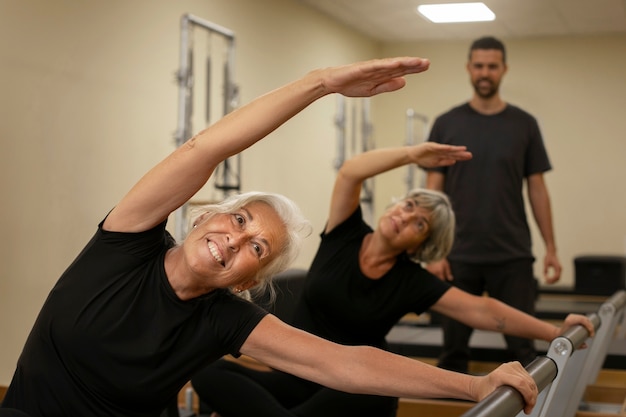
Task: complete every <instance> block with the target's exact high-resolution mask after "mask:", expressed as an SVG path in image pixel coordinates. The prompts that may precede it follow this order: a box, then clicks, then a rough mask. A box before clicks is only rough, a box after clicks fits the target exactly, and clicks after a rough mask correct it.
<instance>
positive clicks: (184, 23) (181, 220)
mask: <svg viewBox="0 0 626 417" xmlns="http://www.w3.org/2000/svg"><path fill="white" fill-rule="evenodd" d="M193 25H195V26H199V27H201V28H203V29H206V30H208V31H209V32H214V33H217V34H219V35H221V36H223V37H225V38H226V39H227V41H228V58H227V65H226V73H227V74H226V81H227V87H226V88H227V91H226V94H225V104H224V107H225V113H224V114H226V113H227V112H230V111H231V110H232V109H233V108H234V106H235V98H234V96H235V94H236V93H237V88H236V87H235V86H234V84H233V82H232V79H233V77H232V74H233V68H234V62H235V53H234V45H235V33H234V32H233V31H232V30H229V29H226V28H225V27H223V26H220V25H217V24H215V23H213V22H209V21H208V20H205V19H202V18H200V17H197V16H194V15H191V14H184V15H183V16H182V17H181V21H180V55H179V66H180V67H179V70H178V72H177V81H178V86H179V90H178V123H177V127H176V133H175V140H176V145H177V146H181V145H182V144H184V143H185V141H187V139H189V137H190V136H191V134H192V132H191V107H192V104H193V101H192V100H191V96H192V93H191V91H192V88H193V76H192V75H191V73H192V60H193V51H192V48H191V47H190V42H189V38H190V35H191V29H192V26H193ZM209 64H210V59H209V60H208V61H207V65H209ZM207 73H208V75H207V80H210V68H207ZM209 85H210V83H207V90H208V88H209ZM209 95H210V94H209V92H208V91H207V112H206V117H207V118H208V117H210V116H209V112H210V110H209V104H208V103H209ZM238 158H239V157H238ZM238 161H239V160H238ZM238 165H240V164H238ZM187 207H188V204H187V203H185V204H183V206H182V207H180V208H179V209H178V210H176V213H175V233H174V234H175V238H176V239H177V240H182V239H183V238H184V236H185V234H186V229H187Z"/></svg>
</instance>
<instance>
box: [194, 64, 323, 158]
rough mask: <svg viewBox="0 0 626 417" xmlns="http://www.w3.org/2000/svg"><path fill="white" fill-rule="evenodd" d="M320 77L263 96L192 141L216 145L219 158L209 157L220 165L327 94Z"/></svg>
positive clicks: (313, 75)
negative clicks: (216, 143)
mask: <svg viewBox="0 0 626 417" xmlns="http://www.w3.org/2000/svg"><path fill="white" fill-rule="evenodd" d="M322 74H323V70H315V71H311V72H309V73H308V74H307V75H305V76H304V77H302V78H300V79H298V80H296V81H292V82H291V83H289V84H286V85H284V86H282V87H280V88H277V89H275V90H273V91H271V92H269V93H266V94H264V95H262V96H260V97H258V98H257V99H255V100H254V101H252V102H250V103H248V104H246V105H245V106H242V107H240V108H239V109H237V110H235V111H233V112H231V113H229V114H228V115H226V116H225V117H223V118H222V119H220V120H219V121H218V122H217V123H215V124H214V125H212V126H210V127H208V128H207V129H205V130H204V131H202V132H200V133H199V134H198V135H196V137H197V138H198V140H201V141H205V140H206V141H208V142H219V144H220V148H219V149H218V151H220V154H218V155H215V154H214V153H211V154H210V155H211V156H213V157H215V158H216V159H218V160H220V161H221V160H223V159H226V158H227V157H229V156H232V155H235V154H237V153H239V152H241V151H242V150H244V149H246V148H248V147H250V146H251V145H253V144H254V143H256V142H257V141H259V140H260V139H262V138H264V137H265V136H267V135H268V134H270V133H271V132H272V131H274V130H276V129H277V128H278V127H279V126H281V125H282V124H283V123H285V122H286V121H287V120H289V119H290V118H292V117H293V116H294V115H296V114H298V113H299V112H300V111H302V110H303V109H304V108H306V107H307V106H308V105H310V104H311V103H313V102H314V101H316V100H317V99H319V98H321V97H323V96H325V95H326V94H329V93H330V91H327V90H326V88H325V87H324V81H323V75H322ZM215 138H218V139H219V140H217V141H216V140H215ZM212 152H215V149H212Z"/></svg>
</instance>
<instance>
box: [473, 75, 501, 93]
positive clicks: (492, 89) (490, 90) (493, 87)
mask: <svg viewBox="0 0 626 417" xmlns="http://www.w3.org/2000/svg"><path fill="white" fill-rule="evenodd" d="M482 81H487V82H489V85H490V87H489V88H488V89H485V88H481V87H480V83H481V82H482ZM498 87H499V86H498V85H497V84H494V83H492V82H491V81H490V80H487V79H485V78H481V79H480V80H478V81H476V82H475V83H474V91H475V92H476V94H477V95H478V96H479V97H480V98H492V97H493V96H495V95H496V94H497V93H498Z"/></svg>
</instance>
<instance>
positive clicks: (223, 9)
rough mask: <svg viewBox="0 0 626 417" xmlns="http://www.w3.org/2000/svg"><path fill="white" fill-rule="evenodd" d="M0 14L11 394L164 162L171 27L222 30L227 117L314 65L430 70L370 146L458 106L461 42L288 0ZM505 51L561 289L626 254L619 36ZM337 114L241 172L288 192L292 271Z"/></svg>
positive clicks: (42, 2) (285, 135) (23, 3)
mask: <svg viewBox="0 0 626 417" xmlns="http://www.w3.org/2000/svg"><path fill="white" fill-rule="evenodd" d="M0 10H2V13H0V74H1V77H0V117H1V120H0V140H1V141H2V151H1V152H0V170H1V171H0V191H1V193H2V196H3V198H2V202H3V203H2V205H1V206H0V214H1V215H0V218H1V219H2V220H1V222H2V223H1V224H0V225H1V227H2V230H3V231H4V232H5V233H6V237H5V239H3V242H2V243H1V244H0V245H1V246H0V257H1V259H0V314H1V316H0V317H2V320H0V335H1V336H0V385H6V384H8V382H9V381H10V378H11V375H12V373H13V370H14V367H15V361H16V360H17V357H18V355H19V352H20V350H21V347H22V345H23V343H24V340H25V338H26V336H27V334H28V331H29V329H30V327H31V325H32V323H33V321H34V319H35V317H36V315H37V312H38V311H39V308H40V307H41V304H42V303H43V301H44V299H45V297H46V295H47V293H48V292H49V290H50V288H51V287H52V285H53V284H54V282H55V281H56V279H57V278H58V276H59V274H61V273H62V271H63V270H64V268H65V267H66V266H67V265H68V264H69V263H70V262H71V261H72V259H73V258H74V256H75V255H76V254H77V253H78V251H79V250H80V249H81V248H82V246H83V245H84V244H85V242H86V241H87V239H89V237H90V236H91V235H92V233H93V232H94V230H95V227H96V225H97V223H98V222H99V221H100V220H101V219H102V218H103V216H104V215H105V214H106V212H107V211H108V210H109V209H110V208H111V207H112V205H113V204H115V202H116V201H117V200H118V199H119V198H120V197H121V196H122V194H123V193H124V192H125V191H126V190H127V189H128V188H129V187H130V186H131V185H132V184H133V183H134V182H135V181H136V180H137V179H138V177H139V176H140V175H141V174H142V173H143V172H145V171H146V170H147V169H148V168H149V167H150V166H152V165H153V164H154V163H156V162H157V161H158V160H160V159H161V158H163V157H164V156H165V155H166V154H167V153H169V152H170V151H171V150H172V149H173V148H174V146H175V145H174V131H175V128H176V123H177V108H178V102H177V97H178V96H177V93H178V89H177V85H176V83H175V82H174V73H175V71H176V70H177V69H178V54H179V20H180V17H181V16H182V15H183V14H184V13H191V14H194V15H196V16H199V17H202V18H204V19H206V20H209V21H212V22H215V23H217V24H219V25H221V26H224V27H226V28H229V29H231V30H233V31H234V32H235V34H236V68H235V79H236V82H237V84H238V85H239V87H240V90H241V98H240V103H246V102H248V101H250V100H251V99H252V98H254V97H256V96H257V95H259V94H262V93H264V92H266V91H268V90H269V89H272V88H274V87H277V86H279V85H281V84H283V83H285V82H287V81H289V80H292V79H294V78H296V77H298V76H300V75H301V74H303V73H305V72H306V71H308V70H310V69H312V68H314V67H319V66H327V65H335V64H340V63H346V62H351V61H355V60H361V59H366V58H371V57H375V56H380V55H396V54H415V55H421V56H427V57H429V58H430V59H431V60H432V62H433V64H432V67H431V70H430V71H429V72H428V73H426V74H423V75H420V76H417V77H413V78H411V80H410V81H409V85H408V86H407V88H406V89H405V90H403V91H401V92H397V93H395V94H394V95H388V96H381V97H376V98H374V99H373V100H372V115H373V121H374V139H375V141H376V142H377V145H378V146H379V147H382V146H387V145H397V144H400V143H402V142H403V141H404V127H405V120H404V113H405V110H406V109H407V108H408V107H413V108H414V109H415V110H416V111H417V112H420V113H424V114H427V115H428V116H429V117H434V116H435V115H436V114H438V113H440V112H441V111H444V110H446V109H447V108H449V107H450V106H451V105H453V104H455V103H457V102H460V101H462V100H465V99H466V98H467V97H469V95H470V90H469V88H468V83H467V79H466V78H467V77H466V76H465V73H464V69H463V65H464V59H465V53H466V48H467V45H466V42H451V43H424V44H419V45H379V44H377V43H376V42H373V41H371V40H368V39H366V38H364V37H362V36H360V35H358V34H356V33H354V32H352V31H350V30H347V29H345V28H342V27H341V26H340V25H338V24H336V23H334V22H332V21H330V20H329V19H328V18H326V17H324V16H323V15H320V14H319V13H316V12H314V11H311V10H309V9H308V8H306V7H304V6H302V5H300V3H299V2H298V1H293V0H264V1H263V2H259V1H256V0H229V1H206V0H202V1H201V0H196V1H194V0H181V1H176V2H172V1H166V0H157V1H152V0H112V1H107V2H95V1H91V2H84V1H70V0H56V1H54V2H50V1H47V0H0ZM196 41H197V42H201V40H200V37H199V36H198V39H197V40H196ZM508 45H509V49H510V66H511V70H510V73H509V74H508V76H507V78H506V80H505V83H504V89H503V94H504V96H505V97H506V98H507V99H508V100H510V101H511V102H513V103H516V104H519V105H520V106H522V107H524V108H526V109H528V110H529V111H531V112H532V113H533V114H535V115H536V116H537V117H538V119H539V121H540V123H541V126H542V128H543V131H544V136H545V138H546V142H547V146H548V150H549V152H550V154H551V157H552V160H553V163H554V166H555V170H554V172H552V173H550V174H548V176H547V181H548V186H549V188H550V191H551V193H552V197H553V205H554V211H555V223H556V230H557V241H558V244H559V248H560V255H561V259H562V261H563V263H564V264H565V266H566V268H567V269H566V273H565V277H564V282H565V283H566V284H567V283H571V273H572V271H571V259H572V257H573V256H575V255H576V254H578V253H583V252H584V253H587V252H601V253H623V252H624V250H626V248H624V245H625V244H626V243H625V241H624V239H625V236H626V220H625V218H624V216H623V215H622V212H623V209H624V207H625V199H626V197H624V193H623V192H622V189H623V186H622V181H623V179H624V178H625V177H626V175H625V174H626V172H625V170H626V167H625V166H624V164H623V160H624V157H623V155H625V154H626V152H625V151H626V149H625V147H626V145H625V141H624V140H623V132H624V117H623V113H624V109H625V108H626V102H625V100H626V91H625V90H626V86H625V80H624V75H623V74H625V73H626V53H625V52H626V50H625V48H626V37H624V36H615V37H604V38H582V39H575V40H572V39H552V40H551V39H546V40H528V41H510V42H508ZM334 115H335V101H334V99H333V98H330V97H327V98H324V99H322V100H320V101H319V102H317V103H315V104H314V105H312V106H311V107H310V108H308V109H307V110H305V111H304V112H303V113H302V114H300V115H298V116H297V117H295V118H294V119H293V120H291V121H289V122H288V123H287V124H286V125H284V126H283V127H281V128H280V129H279V130H278V131H276V132H274V133H273V134H272V135H271V137H270V138H268V140H266V141H264V142H262V143H259V144H258V145H256V146H255V147H253V148H251V149H249V150H247V151H246V152H245V153H244V154H243V156H242V160H243V167H242V176H243V178H242V186H243V190H244V191H246V190H252V189H263V190H266V191H274V192H280V193H283V194H286V195H287V196H289V197H291V198H293V199H294V200H296V201H297V202H298V203H299V204H300V206H301V207H302V208H303V211H304V212H305V214H306V215H307V216H308V217H309V218H310V219H311V221H312V223H313V226H314V233H313V236H311V237H309V239H307V243H306V245H305V248H304V250H303V253H302V255H301V256H300V258H299V259H298V261H297V265H296V266H299V267H307V266H308V263H309V262H310V260H311V258H312V256H313V254H314V251H315V248H316V245H317V242H318V232H319V230H320V229H321V227H322V226H323V223H324V220H325V215H326V211H327V207H328V197H329V193H330V188H331V186H332V181H333V176H334V169H333V162H334V158H335V157H336V152H335V151H336V144H335V137H336V131H335V128H334V126H333V118H334ZM200 128H201V126H194V130H199V129H200ZM402 173H403V171H402V172H400V170H398V171H396V172H393V173H390V174H387V175H385V176H383V177H381V178H380V180H379V181H377V183H376V201H377V205H376V207H377V208H378V210H380V208H381V207H382V206H383V205H384V204H385V203H386V202H388V201H389V199H390V198H391V196H397V195H400V194H402V193H403V192H404V191H405V189H404V185H403V182H402V177H401V174H402ZM536 240H537V239H536ZM541 249H542V248H541V246H540V245H539V246H538V248H537V252H536V253H538V254H540V253H541Z"/></svg>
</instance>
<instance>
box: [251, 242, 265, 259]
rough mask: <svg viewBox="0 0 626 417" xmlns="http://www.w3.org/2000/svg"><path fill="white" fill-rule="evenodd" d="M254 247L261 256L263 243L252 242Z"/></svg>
mask: <svg viewBox="0 0 626 417" xmlns="http://www.w3.org/2000/svg"><path fill="white" fill-rule="evenodd" d="M252 248H253V249H254V252H256V254H257V255H258V256H261V255H262V254H263V248H262V247H261V245H259V244H256V243H254V244H252Z"/></svg>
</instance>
